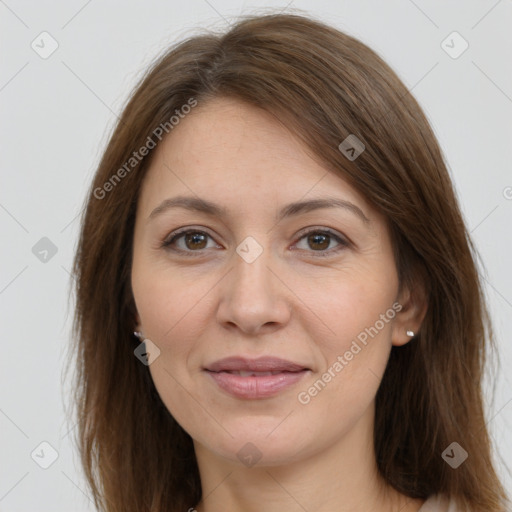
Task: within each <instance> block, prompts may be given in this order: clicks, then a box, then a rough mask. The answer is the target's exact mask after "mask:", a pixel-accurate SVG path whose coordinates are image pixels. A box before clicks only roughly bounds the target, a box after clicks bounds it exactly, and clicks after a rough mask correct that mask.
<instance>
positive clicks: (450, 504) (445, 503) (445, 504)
mask: <svg viewBox="0 0 512 512" xmlns="http://www.w3.org/2000/svg"><path fill="white" fill-rule="evenodd" d="M418 512H464V511H462V510H461V509H459V508H457V507H456V505H455V502H454V501H453V500H451V499H450V498H449V497H448V496H446V495H444V494H434V495H433V496H430V498H428V500H427V501H425V503H424V504H423V506H422V507H421V508H420V509H419V510H418Z"/></svg>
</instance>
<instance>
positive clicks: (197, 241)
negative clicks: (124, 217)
mask: <svg viewBox="0 0 512 512" xmlns="http://www.w3.org/2000/svg"><path fill="white" fill-rule="evenodd" d="M184 240H185V246H186V247H187V248H188V249H204V248H205V246H206V243H205V241H206V236H205V234H204V233H192V234H188V233H187V234H185V238H184Z"/></svg>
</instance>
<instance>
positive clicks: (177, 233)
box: [161, 228, 349, 258]
mask: <svg viewBox="0 0 512 512" xmlns="http://www.w3.org/2000/svg"><path fill="white" fill-rule="evenodd" d="M189 233H196V234H197V233H200V234H202V235H206V236H207V237H210V238H211V239H212V240H213V237H212V236H211V235H209V234H208V233H206V232H205V231H201V230H200V229H190V228H183V229H180V230H178V231H175V232H174V233H171V234H170V235H169V236H168V237H167V238H166V239H165V240H164V241H163V242H162V244H161V248H163V249H166V250H168V251H173V252H177V253H181V254H183V255H185V256H191V257H198V256H201V255H203V254H204V251H205V250H206V249H198V250H197V251H191V250H183V249H176V248H175V247H172V244H173V243H175V242H176V240H178V239H179V238H181V237H182V236H183V235H187V234H189ZM312 233H316V234H322V235H329V236H331V237H332V238H334V239H335V240H336V241H337V242H338V243H339V246H338V247H337V248H335V249H327V250H322V251H313V250H311V251H308V252H312V253H316V254H315V257H320V258H325V257H328V256H331V255H332V253H338V252H339V251H341V250H343V249H345V248H346V247H348V246H349V243H348V242H347V241H346V240H344V239H343V238H341V237H340V236H339V235H337V234H336V233H335V232H334V231H331V230H330V229H325V228H324V229H311V230H309V231H306V232H303V233H302V234H301V236H300V237H299V238H298V240H297V242H299V241H301V240H302V239H303V238H305V237H307V236H308V235H310V234H312ZM297 242H295V243H297ZM297 250H299V251H302V250H305V249H297ZM194 253H197V254H194Z"/></svg>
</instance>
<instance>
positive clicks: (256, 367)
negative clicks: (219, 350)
mask: <svg viewBox="0 0 512 512" xmlns="http://www.w3.org/2000/svg"><path fill="white" fill-rule="evenodd" d="M205 370H208V371H211V372H222V371H246V372H249V371H253V372H277V371H283V372H300V371H302V370H309V368H307V367H306V366H304V365H303V364H300V363H294V362H292V361H287V360H286V359H281V358H279V357H268V356H267V357H259V358H257V359H249V358H247V357H242V356H234V357H226V358H224V359H219V360H218V361H215V362H214V363H212V364H209V365H208V366H206V367H205Z"/></svg>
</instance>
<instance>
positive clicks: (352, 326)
mask: <svg viewBox="0 0 512 512" xmlns="http://www.w3.org/2000/svg"><path fill="white" fill-rule="evenodd" d="M154 151H156V152H157V153H156V154H155V155H154V156H155V157H156V158H155V159H154V160H153V161H152V164H151V167H150V169H149V171H148V174H147V176H146V178H145V181H144V184H143V188H142V191H141V196H140V200H139V203H138V209H137V218H136V226H135V233H134V255H133V267H132V276H131V277H132V288H133V294H134V299H135V304H136V307H137V322H138V325H137V326H136V328H137V329H138V330H141V331H142V332H143V334H144V336H145V337H146V338H148V339H149V340H151V341H152V342H153V343H154V344H155V345H156V346H157V347H158V349H159V350H160V353H159V355H158V357H155V358H154V360H153V362H152V363H151V364H150V365H149V371H150V373H151V376H152V378H153V380H154V383H155V386H156V388H157V390H158V393H159V394H160V397H161V399H162V401H163V402H164V404H165V405H166V407H167V408H168V410H169V411H170V413H171V414H172V415H173V416H174V418H175V419H176V420H177V421H178V423H179V424H180V425H181V426H182V427H183V428H184V429H185V430H186V431H187V432H188V433H189V434H190V435H191V436H192V438H193V439H194V444H195V448H196V453H198V454H199V453H201V454H207V455H208V456H217V457H218V456H220V457H221V458H223V460H225V459H228V460H231V461H233V462H236V463H238V464H246V465H248V466H249V465H252V464H253V463H254V462H258V461H259V464H267V465H277V464H283V463H288V462H292V461H296V460H299V459H301V458H304V457H309V456H313V455H315V454H319V453H320V452H321V451H322V450H327V449H332V447H333V446H334V445H336V444H337V443H342V442H346V441H347V440H348V439H351V440H352V441H354V440H355V439H360V440H361V442H362V441H363V438H364V441H365V442H368V437H369V436H371V433H372V427H373V410H374V397H375V394H376V391H377V389H378V386H379V383H380V380H381V377H382V375H383V372H384V369H385V367H386V363H387V359H388V356H389V352H390V349H391V346H392V344H396V345H400V344H403V343H406V342H407V341H408V339H409V337H408V336H407V334H406V330H407V329H413V330H414V328H416V327H417V326H416V325H409V324H407V325H406V323H405V321H404V318H403V317H404V311H407V308H404V309H403V311H402V312H401V313H399V310H400V309H401V308H402V306H403V303H402V302H401V301H402V298H404V297H401V296H399V295H398V291H399V290H398V279H397V273H396V268H395V262H394V259H393V254H392V247H391V243H390V237H389V232H388V229H387V226H386V223H385V220H384V219H383V218H382V217H381V216H380V215H379V214H378V213H377V211H375V210H374V209H373V208H372V207H371V205H369V204H368V203H367V202H366V201H365V200H364V198H363V197H362V196H361V195H360V194H358V193H357V192H356V191H355V190H354V189H353V188H352V187H350V186H349V185H348V184H347V183H346V182H345V181H344V180H342V179H341V178H340V177H338V176H335V175H333V174H332V173H330V172H328V171H326V169H324V168H323V167H321V166H320V165H319V164H318V163H316V162H315V161H314V160H312V159H311V158H310V157H309V156H307V154H306V153H305V152H304V150H303V146H302V145H301V143H300V142H298V141H297V140H296V139H295V138H294V137H293V136H292V135H291V134H290V133H289V132H288V131H287V130H286V129H285V128H283V126H282V125H280V124H279V123H277V122H276V121H275V120H274V119H273V118H272V117H271V116H270V115H269V114H267V113H265V112H263V111H260V110H258V109H256V108H255V107H251V106H248V105H246V104H243V103H239V102H237V101H235V100H228V99H215V100H213V101H210V102H209V103H206V104H204V105H201V104H200V105H199V106H198V107H197V108H196V109H194V110H193V111H192V112H191V113H190V114H188V116H186V117H185V118H184V119H182V120H181V121H180V123H179V125H178V126H175V127H174V129H173V131H172V132H171V134H170V135H169V136H168V137H167V138H164V139H163V141H162V142H161V143H160V145H159V147H158V148H157V149H155V150H154ZM178 197H180V198H183V197H186V198H189V199H187V201H186V202H185V201H184V200H183V201H181V202H180V204H177V205H174V206H172V205H171V204H170V200H174V199H176V198H178ZM314 200H321V201H337V202H338V205H333V206H331V207H326V206H323V207H321V208H317V207H315V204H313V203H311V204H310V205H309V206H307V205H303V206H300V204H299V203H305V204H306V203H308V202H310V201H314ZM200 201H201V202H200ZM292 203H297V205H296V206H293V207H291V206H289V205H291V204H292ZM187 205H188V206H187ZM201 205H203V206H206V205H211V207H210V206H208V208H206V207H205V208H199V206H201ZM343 205H344V206H343ZM213 207H214V208H215V210H218V211H213V209H212V208H213ZM210 210H211V211H210ZM184 228H186V230H187V231H188V232H189V233H188V234H180V235H178V236H176V237H174V236H175V234H176V232H177V231H178V230H180V231H181V230H184ZM173 237H174V238H173ZM171 239H172V241H171ZM148 346H150V345H148ZM155 355H156V352H154V353H153V357H154V356H155ZM225 358H238V359H234V360H232V361H231V363H230V362H229V361H228V362H222V361H221V360H223V359H225ZM261 358H279V359H280V360H284V362H283V361H277V360H273V359H267V360H265V359H261ZM240 370H242V371H246V372H247V373H240ZM270 371H271V372H272V373H271V374H268V372H270ZM265 372H266V373H265ZM253 373H254V374H253Z"/></svg>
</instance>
